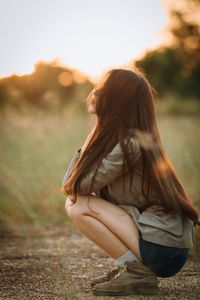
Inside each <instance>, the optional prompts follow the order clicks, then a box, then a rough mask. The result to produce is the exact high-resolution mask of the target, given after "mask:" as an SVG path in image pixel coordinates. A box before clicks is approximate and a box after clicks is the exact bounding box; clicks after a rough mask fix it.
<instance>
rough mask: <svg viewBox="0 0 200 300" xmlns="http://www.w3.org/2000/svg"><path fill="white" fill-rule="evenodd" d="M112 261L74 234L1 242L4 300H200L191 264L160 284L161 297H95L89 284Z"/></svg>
mask: <svg viewBox="0 0 200 300" xmlns="http://www.w3.org/2000/svg"><path fill="white" fill-rule="evenodd" d="M112 266H114V263H113V260H112V259H111V258H110V257H108V256H107V255H106V254H105V253H104V252H103V251H102V250H101V249H99V248H98V247H97V246H95V245H94V244H93V243H92V242H90V241H89V240H88V239H86V238H85V237H84V236H82V235H80V234H79V233H78V232H77V231H75V230H70V231H69V232H68V233H67V230H59V231H55V232H50V233H48V234H43V235H40V236H38V235H36V236H35V235H29V236H28V237H16V236H15V237H11V236H10V237H8V236H7V237H6V236H1V238H0V299H16V300H25V299H26V300H27V299H28V300H32V299H34V300H38V299H47V300H52V299H54V300H58V299H59V300H61V299H62V300H64V299H67V300H73V299H80V300H86V299H87V300H93V299H110V300H112V299H119V300H121V299H127V300H129V299H176V300H178V299H182V300H183V299H190V300H194V299H200V261H192V260H191V259H189V260H188V261H187V263H186V264H185V266H184V267H183V269H182V270H181V271H180V272H179V273H178V274H176V275H175V276H173V277H171V278H159V286H160V295H159V296H128V297H97V296H94V295H93V294H92V292H91V289H90V278H91V277H92V276H98V275H100V274H102V272H104V270H105V268H107V269H108V268H111V267H112Z"/></svg>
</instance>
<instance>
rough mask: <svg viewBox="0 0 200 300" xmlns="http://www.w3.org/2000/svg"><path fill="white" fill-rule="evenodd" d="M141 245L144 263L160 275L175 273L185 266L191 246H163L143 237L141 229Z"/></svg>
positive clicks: (166, 275) (167, 275)
mask: <svg viewBox="0 0 200 300" xmlns="http://www.w3.org/2000/svg"><path fill="white" fill-rule="evenodd" d="M139 247H140V252H141V257H142V260H143V263H144V265H146V266H147V267H148V268H149V269H150V270H151V271H152V272H154V273H155V274H156V275H157V276H158V277H170V276H173V275H175V274H176V273H177V272H178V271H180V270H181V268H182V267H183V266H184V264H185V262H186V260H187V258H188V254H189V248H176V247H169V246H163V245H160V244H156V243H152V242H149V241H145V240H143V239H142V235H141V232H140V231H139Z"/></svg>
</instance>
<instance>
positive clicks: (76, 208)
mask: <svg viewBox="0 0 200 300" xmlns="http://www.w3.org/2000/svg"><path fill="white" fill-rule="evenodd" d="M84 206H85V196H83V197H82V196H79V195H77V199H76V202H73V201H72V200H71V197H70V196H68V197H67V199H66V202H65V210H66V213H67V215H68V217H69V218H70V219H71V220H78V219H80V218H81V217H82V216H83V214H84V211H85V209H84Z"/></svg>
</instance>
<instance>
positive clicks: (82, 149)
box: [62, 130, 94, 187]
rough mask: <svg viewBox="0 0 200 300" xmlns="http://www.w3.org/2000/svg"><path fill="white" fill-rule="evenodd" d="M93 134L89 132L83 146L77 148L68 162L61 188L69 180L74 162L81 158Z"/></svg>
mask: <svg viewBox="0 0 200 300" xmlns="http://www.w3.org/2000/svg"><path fill="white" fill-rule="evenodd" d="M93 132H94V131H93V130H92V132H91V133H90V134H89V135H88V137H87V138H86V140H85V142H84V144H83V146H82V147H81V148H79V149H78V150H76V152H75V154H74V156H73V157H72V159H71V161H70V163H69V167H68V168H67V171H66V173H65V176H64V178H63V180H62V187H63V186H64V183H65V181H66V180H67V179H68V178H69V176H70V175H71V172H72V169H73V167H74V165H75V162H76V161H77V160H78V159H79V158H80V157H81V155H82V154H83V152H84V150H85V148H86V146H87V144H88V143H89V141H90V137H91V135H92V134H93Z"/></svg>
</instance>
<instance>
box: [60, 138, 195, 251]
mask: <svg viewBox="0 0 200 300" xmlns="http://www.w3.org/2000/svg"><path fill="white" fill-rule="evenodd" d="M130 147H133V150H134V154H135V155H136V159H137V165H136V169H135V173H134V174H135V175H134V179H133V183H132V185H131V191H130V190H129V180H130V176H129V174H128V172H126V173H123V174H122V164H123V150H122V148H121V145H120V144H119V143H118V144H117V145H116V146H115V147H114V148H113V150H112V151H111V152H110V153H109V154H107V156H106V157H105V158H103V160H102V162H101V164H100V166H99V168H98V171H97V173H96V176H95V180H94V187H93V190H92V193H93V194H95V195H96V196H98V197H101V198H103V199H105V200H107V201H109V202H112V203H114V204H116V205H118V206H120V207H121V208H123V209H125V210H126V211H127V212H128V213H129V214H130V216H131V217H132V218H133V219H134V221H135V223H136V225H137V227H138V229H139V230H140V232H141V234H142V238H143V239H144V240H146V241H150V242H154V243H158V244H160V245H165V246H172V247H178V248H190V247H193V246H194V244H195V242H196V240H195V235H194V226H193V222H192V221H191V220H189V219H187V220H185V219H184V218H182V217H181V215H177V216H171V215H170V214H169V213H165V212H163V209H162V208H163V207H162V204H161V201H160V199H159V196H158V195H157V194H156V192H152V194H151V199H152V200H153V201H152V202H153V205H152V206H150V207H148V208H146V209H144V210H143V208H144V206H145V205H147V202H146V199H145V197H144V196H143V194H142V192H141V183H142V181H141V176H140V174H141V171H142V156H141V150H140V146H139V144H138V142H137V140H136V139H135V138H133V137H131V144H130ZM80 154H81V148H79V149H78V150H77V151H76V153H75V154H74V156H73V158H72V160H71V162H70V164H69V167H68V169H67V171H66V174H65V176H64V178H63V181H62V186H63V185H64V182H65V181H66V180H67V179H68V178H69V176H70V174H71V171H72V169H73V166H74V164H75V162H76V161H77V159H78V158H79V156H80ZM94 171H95V166H92V167H91V169H90V171H89V172H88V174H87V175H86V176H85V177H84V178H83V179H82V181H81V183H80V192H79V194H83V195H84V194H88V193H89V186H90V183H91V179H92V177H93V175H94ZM123 176H125V178H124V179H125V190H124V188H123V182H122V179H123Z"/></svg>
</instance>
